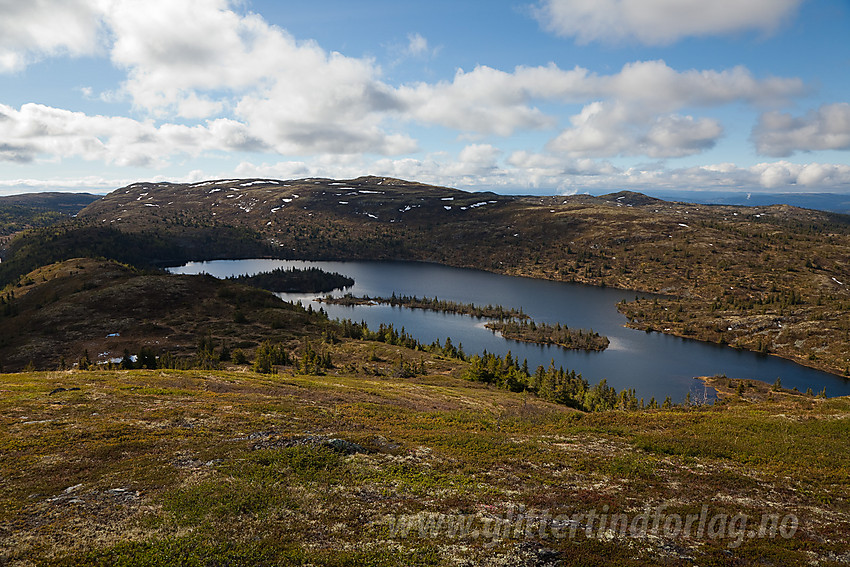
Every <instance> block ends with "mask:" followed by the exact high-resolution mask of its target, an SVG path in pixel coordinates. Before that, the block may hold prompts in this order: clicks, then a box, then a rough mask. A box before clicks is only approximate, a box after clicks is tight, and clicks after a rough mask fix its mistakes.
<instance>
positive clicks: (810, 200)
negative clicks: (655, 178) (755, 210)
mask: <svg viewBox="0 0 850 567" xmlns="http://www.w3.org/2000/svg"><path fill="white" fill-rule="evenodd" d="M848 191H850V187H848ZM650 194H652V195H653V196H654V197H658V198H659V199H664V200H665V201H684V202H688V203H699V204H703V205H743V206H748V207H764V206H767V205H791V206H793V207H801V208H804V209H817V210H820V211H830V212H833V213H843V214H850V193H747V192H743V191H740V192H731V193H730V192H728V191H650Z"/></svg>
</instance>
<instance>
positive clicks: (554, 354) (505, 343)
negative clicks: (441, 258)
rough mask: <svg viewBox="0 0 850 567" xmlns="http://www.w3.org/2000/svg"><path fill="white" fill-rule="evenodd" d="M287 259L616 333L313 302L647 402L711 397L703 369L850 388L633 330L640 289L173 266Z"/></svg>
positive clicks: (453, 274)
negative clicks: (588, 333)
mask: <svg viewBox="0 0 850 567" xmlns="http://www.w3.org/2000/svg"><path fill="white" fill-rule="evenodd" d="M281 266H283V267H299V268H303V267H309V266H316V267H319V268H322V269H323V270H327V271H331V272H339V273H341V274H344V275H347V276H350V277H352V278H354V281H355V284H354V286H352V287H351V288H348V289H346V290H337V291H336V292H333V293H332V294H331V295H342V294H344V293H352V294H354V295H371V296H373V297H376V296H381V297H388V296H390V295H391V294H392V293H396V294H397V295H417V296H419V297H423V296H427V297H434V296H437V297H439V298H440V299H448V300H452V301H458V302H464V303H475V304H478V305H487V304H488V303H490V304H494V305H495V304H501V305H503V306H505V307H516V308H520V307H521V308H522V309H523V311H525V313H527V314H528V315H530V316H531V317H532V318H533V319H534V320H535V321H538V322H541V321H542V322H547V323H561V324H566V325H568V326H570V327H574V328H575V327H578V328H584V329H593V330H594V331H597V332H599V333H601V334H604V335H606V336H608V338H609V339H610V341H611V344H610V346H609V347H608V348H607V349H606V350H605V351H603V352H583V351H571V350H565V349H562V348H560V347H557V346H541V345H535V344H529V343H522V342H517V341H510V340H506V339H503V338H502V337H501V336H499V335H497V334H495V333H493V332H492V331H490V330H489V329H486V328H484V323H485V322H486V320H482V319H476V318H473V317H468V316H463V315H452V314H444V313H435V312H431V311H425V310H421V309H406V308H399V307H390V306H388V305H376V306H362V305H361V306H353V307H344V306H341V305H325V304H320V303H315V302H314V303H313V308H314V309H319V308H320V307H321V308H324V310H325V311H326V312H327V313H328V315H329V316H330V317H331V318H344V319H352V320H355V321H361V320H363V321H366V322H367V323H368V324H369V326H370V327H372V328H376V327H377V326H378V325H379V324H380V323H382V322H383V323H393V324H394V325H395V326H396V327H397V328H401V327H402V326H403V327H404V328H405V330H406V331H407V332H408V333H410V334H411V335H413V336H414V337H416V338H417V339H418V340H420V341H421V342H426V343H430V342H432V341H434V340H437V339H439V340H440V341H444V340H445V339H446V337H451V339H452V342H453V343H454V344H455V345H457V344H458V343H461V344H463V348H464V350H465V351H466V352H467V353H469V354H472V353H476V352H482V351H484V350H487V351H488V352H492V353H497V354H504V353H506V352H508V351H509V350H510V351H511V352H512V354H513V355H514V356H515V357H517V358H519V359H520V360H522V359H524V358H525V359H528V364H529V367H530V368H532V369H534V368H536V367H537V366H538V365H540V364H542V365H544V366H548V365H549V362H550V361H551V360H552V359H554V360H555V365H556V366H563V367H564V368H567V369H574V370H575V371H576V372H580V373H581V374H582V375H583V376H584V377H585V378H586V379H587V380H588V381H589V382H590V383H591V384H593V383H596V382H598V381H600V380H601V379H603V378H605V379H607V380H608V383H609V384H610V385H612V386H614V387H615V388H617V390H618V391H619V390H620V389H623V388H634V389H635V390H636V392H637V395H638V396H639V397H643V398H645V399H646V400H647V401H648V400H649V398H650V397H655V398H656V399H657V400H663V399H664V397H665V396H668V395H669V396H670V397H671V398H672V399H673V401H682V400H683V399H684V398H685V396H686V394H687V393H688V392H691V395H692V397H696V398H700V399H703V398H704V397H705V396H708V398H709V399H711V397H712V396H713V390H711V389H706V388H705V387H704V386H703V385H702V382H700V381H698V380H695V379H694V377H695V376H712V375H715V374H726V375H727V376H729V377H730V378H746V379H757V380H764V381H766V382H770V383H773V382H774V381H775V380H776V379H777V378H781V379H782V385H783V386H784V387H786V388H793V387H795V386H796V387H797V388H798V389H799V390H801V391H806V389H807V388H811V389H812V390H814V391H815V392H820V391H821V390H822V389H823V388H826V393H827V395H829V396H843V395H850V381H848V380H846V379H844V378H842V377H839V376H835V375H832V374H828V373H826V372H820V371H818V370H813V369H811V368H807V367H805V366H801V365H799V364H796V363H793V362H790V361H787V360H783V359H780V358H777V357H774V356H763V355H759V354H756V353H752V352H746V351H739V350H736V349H733V348H730V347H722V346H718V345H714V344H710V343H704V342H700V341H694V340H687V339H680V338H678V337H672V336H668V335H664V334H661V333H645V332H643V331H636V330H633V329H628V328H626V327H624V326H623V325H624V324H625V323H626V318H625V317H624V316H623V315H621V314H620V313H619V312H618V311H617V306H616V304H617V302H619V301H620V300H621V299H626V300H630V299H634V297H635V292H629V291H623V290H616V289H611V288H599V287H594V286H585V285H580V284H569V283H560V282H550V281H545V280H536V279H531V278H519V277H513V276H503V275H498V274H491V273H489V272H482V271H477V270H467V269H460V268H450V267H446V266H440V265H437V264H423V263H416V262H305V261H286V260H219V261H213V262H192V263H189V264H187V265H185V266H182V267H178V268H171V271H172V272H174V273H182V274H194V273H201V272H205V273H208V274H210V275H213V276H216V277H226V276H231V275H239V274H255V273H257V272H262V271H268V270H272V269H274V268H277V267H281ZM278 295H279V296H280V297H282V298H283V299H285V300H287V301H299V300H300V301H301V302H302V303H303V304H304V305H305V306H306V305H307V304H309V303H310V302H312V301H313V299H315V298H316V297H318V296H319V295H324V294H292V293H281V294H278Z"/></svg>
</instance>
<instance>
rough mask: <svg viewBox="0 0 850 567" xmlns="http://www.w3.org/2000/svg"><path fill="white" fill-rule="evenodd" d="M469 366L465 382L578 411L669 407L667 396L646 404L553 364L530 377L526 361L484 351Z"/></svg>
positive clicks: (632, 392) (631, 394) (628, 393)
mask: <svg viewBox="0 0 850 567" xmlns="http://www.w3.org/2000/svg"><path fill="white" fill-rule="evenodd" d="M469 362H470V364H469V367H468V368H467V370H466V371H465V373H464V377H465V378H466V379H467V380H474V381H478V382H486V383H488V384H494V385H496V386H499V387H501V388H505V389H507V390H511V391H512V392H531V393H533V394H535V395H537V396H538V397H540V398H542V399H544V400H548V401H550V402H554V403H557V404H563V405H566V406H569V407H573V408H576V409H580V410H582V411H587V412H594V411H607V410H613V409H622V410H638V409H657V408H658V407H662V408H664V409H667V408H670V407H672V406H673V404H672V401H671V400H670V397H669V396H668V397H667V399H665V400H664V402H663V404H661V405H660V406H659V404H658V402H657V401H656V400H655V398H652V399H650V401H649V403H646V402H645V401H644V399H643V398H638V397H637V395H636V394H635V390H634V389H633V388H628V389H625V390H621V391H620V393H619V394H618V393H617V391H616V390H615V389H614V388H613V387H611V386H609V385H608V382H607V380H605V379H603V380H601V381H600V382H599V383H598V384H595V385H593V386H591V385H590V384H588V382H587V380H585V379H584V378H583V377H582V375H581V374H576V372H575V370H570V371H567V370H564V368H563V367H560V368H555V361H554V360H553V361H552V362H551V363H550V364H549V368H544V367H543V366H542V365H541V366H538V367H537V370H535V372H534V373H533V374H532V373H530V372H529V370H528V361H523V363H522V364H519V360H517V359H515V358H513V357H512V356H511V353H510V352H508V353H507V354H506V355H505V356H504V357H501V356H498V355H495V354H490V353H487V352H484V354H482V355H477V354H476V355H474V356H472V357H471V358H470V359H469Z"/></svg>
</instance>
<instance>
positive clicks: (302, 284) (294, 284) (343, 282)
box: [227, 268, 354, 293]
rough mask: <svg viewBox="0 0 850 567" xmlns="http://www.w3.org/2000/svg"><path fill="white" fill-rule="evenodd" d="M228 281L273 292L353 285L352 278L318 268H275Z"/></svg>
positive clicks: (338, 287) (303, 290) (231, 278)
mask: <svg viewBox="0 0 850 567" xmlns="http://www.w3.org/2000/svg"><path fill="white" fill-rule="evenodd" d="M227 279H228V280H230V281H235V282H238V283H242V284H246V285H250V286H252V287H259V288H262V289H265V290H268V291H274V292H280V293H282V292H296V293H297V292H301V293H319V292H326V291H331V290H334V289H342V288H346V287H351V286H353V285H354V280H353V279H351V278H349V277H348V276H344V275H342V274H338V273H336V272H326V271H324V270H320V269H319V268H305V269H300V268H277V269H274V270H272V271H270V272H260V273H259V274H254V275H253V276H244V275H243V276H234V277H230V278H227Z"/></svg>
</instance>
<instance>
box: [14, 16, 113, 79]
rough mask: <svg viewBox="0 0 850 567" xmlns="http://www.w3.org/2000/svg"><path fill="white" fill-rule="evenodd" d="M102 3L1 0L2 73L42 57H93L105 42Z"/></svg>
mask: <svg viewBox="0 0 850 567" xmlns="http://www.w3.org/2000/svg"><path fill="white" fill-rule="evenodd" d="M102 4H103V2H101V1H100V0H53V1H51V0H0V14H2V15H3V16H2V18H0V73H8V72H15V71H20V70H22V69H24V68H25V67H26V66H27V65H29V64H31V63H33V62H35V61H38V60H39V59H42V58H43V57H48V56H56V55H63V54H67V55H72V56H81V55H91V54H94V53H96V52H97V51H98V50H99V48H100V46H101V40H102V37H103V36H102V31H103V30H102V27H101V18H100V16H101V13H102V12H101V6H102Z"/></svg>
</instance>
